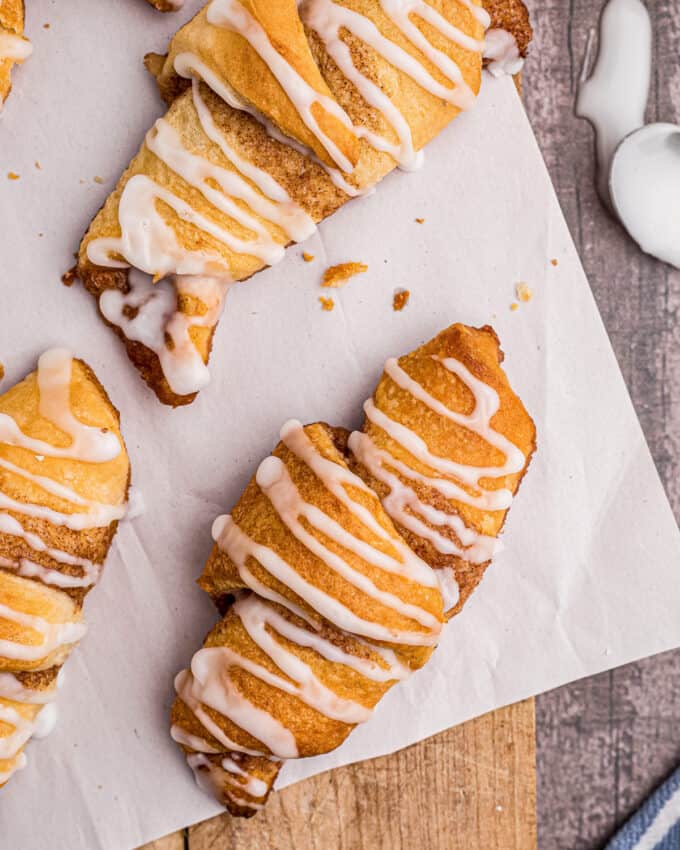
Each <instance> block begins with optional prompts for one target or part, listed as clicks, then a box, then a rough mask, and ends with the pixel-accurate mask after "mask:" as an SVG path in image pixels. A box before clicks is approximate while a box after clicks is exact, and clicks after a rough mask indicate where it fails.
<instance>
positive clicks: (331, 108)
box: [207, 0, 353, 172]
mask: <svg viewBox="0 0 680 850" xmlns="http://www.w3.org/2000/svg"><path fill="white" fill-rule="evenodd" d="M207 20H208V23H210V24H213V25H214V26H217V27H224V28H225V29H229V30H231V31H233V32H236V33H238V34H239V35H240V36H242V37H243V38H245V39H246V40H247V42H248V43H249V44H250V46H251V47H252V48H253V50H255V51H256V53H257V54H258V56H259V57H260V58H261V59H262V61H263V62H265V64H266V65H267V67H268V68H269V70H270V71H271V72H272V74H273V75H274V77H275V78H276V80H277V81H278V83H279V85H280V86H281V88H282V89H283V90H284V92H285V93H286V95H287V96H288V98H289V99H290V101H291V102H292V104H293V105H294V106H295V109H296V110H297V112H298V114H299V115H300V118H301V119H302V121H303V123H304V124H305V126H306V127H307V129H308V130H309V131H310V132H311V133H312V134H313V135H314V136H315V137H316V138H317V139H318V140H319V142H320V143H321V145H323V147H324V149H325V150H326V152H327V153H328V155H329V156H330V157H331V159H332V160H333V162H335V164H336V165H337V166H338V168H340V169H341V170H342V171H345V172H351V171H352V169H353V164H352V162H351V161H350V160H349V159H348V158H347V156H346V155H345V154H344V153H343V152H342V151H341V150H340V148H339V147H338V146H337V144H336V143H335V142H334V141H333V139H331V138H330V136H328V135H327V134H326V133H325V132H324V130H323V129H322V128H321V126H320V125H319V122H318V120H317V119H316V118H315V117H314V114H313V112H312V107H313V106H314V105H319V106H321V107H322V108H323V109H324V111H325V112H327V113H328V114H329V115H332V116H333V117H334V118H336V119H337V120H338V121H340V123H341V124H343V125H344V126H345V127H347V128H348V129H350V130H351V129H353V128H352V122H351V121H350V119H349V117H348V116H347V113H346V112H345V111H344V109H342V107H341V106H340V105H339V104H338V103H337V101H335V100H334V99H333V98H332V97H329V96H328V95H326V94H322V93H320V92H318V91H316V89H314V88H313V87H312V86H311V85H310V84H309V83H308V82H307V81H306V80H305V79H304V78H303V77H302V76H301V75H300V74H299V73H298V72H297V71H296V70H295V68H293V66H292V65H290V64H289V63H288V62H287V61H286V59H285V58H284V57H283V56H282V55H281V54H280V53H279V52H278V51H277V50H276V48H275V47H274V45H273V44H272V43H271V41H270V40H269V37H268V35H267V33H266V32H265V30H264V29H263V28H262V27H261V26H260V24H259V23H258V22H257V21H256V20H255V18H253V16H252V15H251V14H250V13H249V12H248V10H247V9H246V8H245V7H244V6H242V5H241V3H239V1H238V0H212V2H211V3H210V5H209V6H208V12H207Z"/></svg>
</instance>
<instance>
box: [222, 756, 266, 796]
mask: <svg viewBox="0 0 680 850" xmlns="http://www.w3.org/2000/svg"><path fill="white" fill-rule="evenodd" d="M222 767H223V768H224V770H226V771H227V773H231V774H234V775H236V776H239V777H242V780H243V781H239V780H236V781H235V782H234V783H233V784H234V785H235V786H236V787H237V788H241V789H242V790H243V791H246V792H247V793H248V794H251V795H252V796H253V797H264V795H265V794H266V793H267V791H268V790H269V786H268V785H267V783H266V782H265V781H264V780H263V779H258V778H257V777H256V776H252V775H251V774H250V773H248V772H247V771H245V770H244V769H243V768H242V767H240V766H239V765H238V764H236V761H235V760H234V757H233V756H227V757H226V758H224V759H222Z"/></svg>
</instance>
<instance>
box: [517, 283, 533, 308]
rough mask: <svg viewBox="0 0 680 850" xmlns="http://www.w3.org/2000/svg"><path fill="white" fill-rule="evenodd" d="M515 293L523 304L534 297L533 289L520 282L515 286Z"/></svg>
mask: <svg viewBox="0 0 680 850" xmlns="http://www.w3.org/2000/svg"><path fill="white" fill-rule="evenodd" d="M515 292H516V293H517V297H518V298H519V300H520V301H521V302H522V303H524V304H526V303H527V302H529V301H531V299H532V298H533V297H534V291H533V289H532V288H531V287H530V286H529V284H528V283H523V282H522V281H520V282H519V283H518V284H517V285H516V286H515Z"/></svg>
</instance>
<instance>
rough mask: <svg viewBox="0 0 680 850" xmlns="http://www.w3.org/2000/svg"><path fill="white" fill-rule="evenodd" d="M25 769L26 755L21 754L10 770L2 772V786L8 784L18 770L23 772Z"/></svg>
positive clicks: (0, 772)
mask: <svg viewBox="0 0 680 850" xmlns="http://www.w3.org/2000/svg"><path fill="white" fill-rule="evenodd" d="M25 767H26V755H25V753H19V755H18V756H17V757H16V759H15V760H14V762H13V764H12V766H11V767H10V769H9V770H2V771H0V785H4V783H5V782H7V780H8V779H10V778H11V777H12V776H13V775H14V774H15V773H16V772H17V770H23V769H24V768H25Z"/></svg>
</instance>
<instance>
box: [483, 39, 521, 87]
mask: <svg viewBox="0 0 680 850" xmlns="http://www.w3.org/2000/svg"><path fill="white" fill-rule="evenodd" d="M482 56H483V57H484V59H489V60H491V61H490V62H489V63H488V65H487V66H486V70H487V71H488V72H489V73H490V74H492V75H493V76H494V77H503V76H506V75H509V76H512V75H514V74H519V72H520V71H521V70H522V68H523V67H524V59H523V58H522V56H521V54H520V52H519V47H518V46H517V41H516V39H515V36H514V35H513V34H512V33H510V32H508V31H507V30H504V29H500V28H498V27H495V28H494V29H490V30H487V33H486V37H485V39H484V52H483V53H482Z"/></svg>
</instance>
